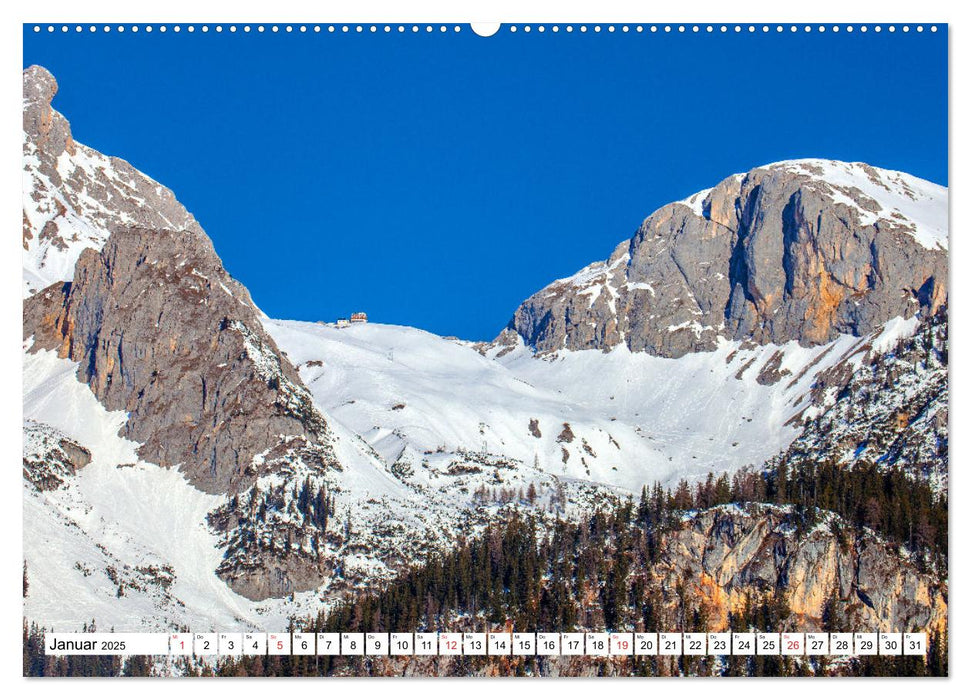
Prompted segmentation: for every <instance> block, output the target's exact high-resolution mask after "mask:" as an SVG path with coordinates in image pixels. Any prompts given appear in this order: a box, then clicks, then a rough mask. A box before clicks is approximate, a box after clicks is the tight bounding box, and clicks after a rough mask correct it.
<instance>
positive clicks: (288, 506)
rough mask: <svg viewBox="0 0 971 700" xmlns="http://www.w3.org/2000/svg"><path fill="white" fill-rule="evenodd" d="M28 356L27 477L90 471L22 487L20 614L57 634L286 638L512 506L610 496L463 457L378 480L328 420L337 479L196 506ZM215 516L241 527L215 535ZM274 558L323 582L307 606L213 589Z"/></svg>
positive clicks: (93, 407)
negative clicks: (308, 488) (84, 456)
mask: <svg viewBox="0 0 971 700" xmlns="http://www.w3.org/2000/svg"><path fill="white" fill-rule="evenodd" d="M31 345H32V340H31V339H28V341H26V342H25V346H24V356H23V362H24V417H25V420H26V421H28V423H29V427H25V445H24V454H25V469H26V468H27V466H26V465H27V464H28V461H30V462H31V463H32V464H33V463H38V462H41V464H43V462H42V461H41V460H40V457H42V456H43V454H44V453H45V452H47V451H49V450H50V446H51V444H56V442H57V440H58V439H67V440H70V441H71V442H72V443H73V444H76V445H78V446H80V447H81V448H83V449H84V450H86V451H87V452H88V454H89V456H90V461H89V462H86V463H85V464H84V465H83V466H82V467H81V468H79V469H77V470H76V473H69V472H61V473H59V474H58V479H57V482H56V483H54V484H52V485H51V486H50V487H49V488H44V489H41V488H38V487H37V486H36V485H35V482H38V483H39V482H40V480H39V479H30V478H25V480H24V485H23V496H24V523H25V527H24V558H25V562H26V566H27V575H28V579H29V583H30V586H29V591H30V592H29V594H28V596H27V597H26V598H25V601H24V605H25V614H26V615H27V616H28V617H29V618H30V619H33V620H37V621H40V622H43V623H44V624H47V625H54V626H55V627H56V628H58V629H79V628H80V627H81V625H83V624H84V623H86V622H90V621H91V620H92V619H95V620H97V622H98V624H99V625H101V626H108V625H110V626H114V627H115V628H116V629H117V630H119V631H121V630H145V629H173V628H177V627H180V626H188V627H190V628H192V629H210V628H211V629H241V628H246V629H248V628H253V629H284V628H285V627H286V624H287V619H288V618H289V617H291V616H293V615H308V614H312V613H315V612H316V611H317V610H318V609H319V608H320V607H321V605H324V604H326V603H327V601H329V600H331V599H333V598H335V597H337V596H339V595H341V594H342V593H344V592H346V591H347V590H348V589H353V588H357V587H360V586H374V585H376V584H377V583H379V582H381V581H387V580H390V579H391V578H393V577H394V575H395V573H396V571H397V570H398V568H399V567H401V566H406V565H409V564H411V563H413V562H415V561H420V560H421V559H423V558H424V557H425V556H427V555H428V554H429V553H431V552H433V551H437V550H439V549H440V548H442V547H447V546H449V544H450V543H452V542H454V541H455V540H456V539H457V538H458V537H459V536H460V535H468V534H470V533H473V532H475V531H476V530H477V529H479V528H480V527H482V526H483V525H484V524H486V523H487V522H489V521H491V520H493V519H494V518H495V517H497V516H498V514H499V513H500V512H501V511H503V510H505V509H507V508H509V507H511V505H510V504H519V505H520V507H523V508H526V509H532V510H535V511H536V512H537V513H539V514H540V515H541V517H543V515H542V514H543V513H545V512H546V511H550V512H551V513H560V514H568V513H571V512H575V511H576V510H577V509H582V508H587V507H589V506H590V505H591V504H593V503H596V502H597V501H598V500H599V499H601V498H603V497H605V496H610V494H611V493H612V492H611V491H610V490H608V489H604V488H600V487H597V486H594V485H592V484H589V483H587V482H581V481H571V480H567V479H560V478H557V477H556V476H552V477H551V476H549V475H547V474H544V473H543V472H542V471H540V470H537V469H535V468H534V467H533V466H532V464H518V463H516V462H515V461H513V460H511V459H508V458H506V457H503V456H501V455H497V454H486V453H481V452H477V451H474V450H470V451H468V452H451V453H449V454H447V455H444V454H443V455H430V456H423V455H422V456H419V455H416V459H415V461H414V462H413V463H412V462H409V461H408V459H407V458H401V459H398V460H397V461H396V462H395V463H394V464H390V463H387V462H385V461H383V460H382V459H381V458H380V457H379V456H378V455H377V454H376V453H375V452H374V451H373V450H372V449H371V448H370V447H369V446H368V445H367V443H365V442H364V441H363V440H362V439H361V438H360V437H359V436H358V435H356V434H355V433H353V432H351V431H348V430H347V429H346V428H344V427H343V426H342V425H341V424H340V423H339V422H338V421H335V420H333V419H330V420H329V424H330V426H331V429H332V435H331V438H332V441H333V443H332V444H333V449H334V452H335V454H336V456H337V459H338V461H339V465H340V467H339V469H337V470H335V471H332V472H328V473H326V474H325V475H323V476H321V475H317V474H315V473H312V472H305V471H302V470H301V468H300V466H299V465H297V466H296V467H295V468H290V469H284V470H282V471H280V470H278V471H273V472H272V473H269V474H267V475H266V476H263V477H261V478H259V479H258V480H257V482H256V483H255V484H254V486H253V487H252V488H250V489H248V490H247V491H245V492H243V493H242V494H236V495H234V496H232V497H231V496H229V495H213V494H208V493H205V492H203V491H201V490H199V489H198V488H196V487H194V486H193V485H192V484H191V483H190V482H189V481H188V480H187V478H186V476H185V475H184V474H183V473H182V471H181V470H180V469H179V468H178V467H175V468H163V467H160V466H158V465H155V464H151V463H148V462H146V461H144V460H142V459H140V458H139V457H138V455H137V449H138V445H137V444H136V443H134V442H132V441H130V440H127V439H125V438H123V437H120V436H119V434H118V433H119V431H120V430H121V429H122V427H123V426H124V424H125V422H126V420H127V416H126V414H125V413H124V412H122V411H108V410H106V409H105V408H104V407H103V406H102V405H101V404H100V403H99V402H98V400H97V398H96V397H95V395H94V393H92V391H91V389H90V388H89V387H88V386H87V385H85V384H83V383H81V382H80V381H78V379H77V376H76V375H77V363H75V362H72V361H70V360H68V359H64V358H59V357H57V355H56V353H55V352H53V351H50V350H35V351H33V352H29V350H31ZM473 354H474V353H473ZM476 357H478V355H476ZM479 359H480V360H482V358H481V357H480V358H479ZM483 362H484V360H483ZM28 458H29V460H28ZM72 471H73V470H72ZM305 483H307V484H313V485H315V486H323V487H325V488H326V493H327V495H328V498H329V504H330V505H329V523H326V524H325V525H324V527H323V528H320V527H315V526H312V525H311V524H310V523H309V521H308V517H307V512H306V511H305V510H304V511H302V510H301V506H300V498H301V495H300V491H301V490H302V488H303V486H304V484H305ZM530 487H532V488H530ZM530 491H531V492H532V494H534V495H528V492H530ZM254 504H255V505H254ZM260 508H262V509H263V511H264V513H263V514H262V515H260V516H257V515H256V514H255V511H256V510H258V509H260ZM227 514H228V517H231V518H233V519H243V520H246V519H247V518H249V520H248V521H247V522H244V523H242V524H241V523H239V522H235V521H234V522H233V523H232V525H233V526H232V527H220V526H219V521H220V520H221V519H223V518H225V517H227ZM253 540H255V541H256V542H258V543H259V544H258V546H256V547H254V546H253V543H252V541H253ZM312 541H313V545H312V544H311V542H312ZM285 548H286V550H287V551H288V552H291V553H292V554H293V555H294V556H293V557H291V558H290V559H288V560H284V561H288V562H289V564H290V566H292V567H293V570H292V571H289V572H287V575H288V576H290V577H292V578H293V579H295V580H296V579H298V574H299V571H298V570H297V568H298V566H299V565H300V564H301V561H302V560H301V557H300V556H298V555H300V554H302V555H305V556H304V557H303V560H306V559H307V558H311V559H312V561H314V562H320V565H321V566H322V567H323V568H324V569H325V570H326V571H327V575H326V576H325V577H324V580H323V581H321V582H320V583H319V585H318V586H316V587H315V589H314V590H310V591H299V590H290V591H289V592H288V594H287V595H281V594H279V593H275V594H271V595H270V596H269V599H268V600H264V601H262V602H254V601H253V600H249V599H247V598H245V597H243V596H242V595H239V594H238V593H236V592H234V591H233V590H232V588H231V587H230V585H228V584H227V581H226V580H224V578H229V579H230V580H232V576H229V577H225V576H223V577H221V576H220V575H217V572H218V573H220V574H222V573H224V572H225V567H226V566H229V567H230V569H231V570H232V572H234V573H238V572H239V571H243V572H244V573H245V572H246V571H247V567H250V566H253V567H257V568H258V569H261V570H262V569H263V568H266V569H267V571H268V573H269V572H272V571H273V568H272V567H273V566H279V565H280V561H279V559H278V558H276V556H274V555H273V553H274V552H275V553H276V555H280V553H281V552H283V551H284V549H285ZM267 557H269V558H267ZM265 578H270V577H269V576H265ZM258 580H262V578H259V577H258ZM247 590H249V589H247ZM261 597H265V596H261Z"/></svg>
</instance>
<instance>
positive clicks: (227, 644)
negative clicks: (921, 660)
mask: <svg viewBox="0 0 971 700" xmlns="http://www.w3.org/2000/svg"><path fill="white" fill-rule="evenodd" d="M44 652H45V653H46V654H48V655H57V656H68V655H75V656H133V655H147V656H159V655H167V656H198V657H207V656H254V655H270V656H273V655H278V656H291V655H302V656H612V657H623V656H682V655H684V656H780V655H781V656H877V655H879V656H901V655H903V656H925V655H926V653H927V635H926V633H923V632H840V633H836V632H709V633H705V632H414V633H413V632H390V633H389V632H326V633H325V632H320V633H313V632H293V633H289V632H285V633H272V632H270V633H267V632H221V633H218V632H210V633H192V632H183V633H165V632H132V633H124V632H105V633H101V632H98V633H80V632H78V633H62V632H48V633H47V634H45V635H44Z"/></svg>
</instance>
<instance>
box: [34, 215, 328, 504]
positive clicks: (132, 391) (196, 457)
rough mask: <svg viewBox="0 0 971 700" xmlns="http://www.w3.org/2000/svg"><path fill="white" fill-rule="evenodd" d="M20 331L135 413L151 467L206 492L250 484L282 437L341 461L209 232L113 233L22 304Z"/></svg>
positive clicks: (134, 430)
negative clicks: (69, 277)
mask: <svg viewBox="0 0 971 700" xmlns="http://www.w3.org/2000/svg"><path fill="white" fill-rule="evenodd" d="M23 333H24V337H25V338H28V337H31V336H33V338H34V348H35V349H36V348H46V349H50V350H56V351H57V352H58V354H59V355H60V356H61V357H67V358H69V359H71V360H73V361H75V362H78V363H79V367H78V379H79V380H81V381H82V382H85V383H87V384H88V385H89V386H90V387H91V389H92V391H93V392H94V393H95V395H96V396H97V397H98V399H99V401H101V403H102V404H103V405H104V406H105V407H106V408H108V409H109V410H123V411H127V412H128V414H129V419H128V421H127V423H126V424H125V427H124V429H123V433H124V436H125V437H127V438H129V439H131V440H133V441H135V442H138V443H141V447H140V448H139V455H140V456H141V457H142V458H143V459H145V460H147V461H150V462H153V463H157V464H160V465H162V466H172V465H182V470H183V471H184V472H185V473H186V474H187V476H188V477H189V479H190V480H191V481H192V483H193V484H195V485H196V486H198V487H199V488H202V489H204V490H206V491H209V492H212V493H225V492H229V491H237V490H239V489H242V488H247V487H248V486H250V485H251V484H252V483H253V482H254V481H255V479H256V478H257V476H258V475H259V474H260V473H261V471H262V470H261V465H263V466H265V465H266V464H268V462H265V461H262V462H260V464H255V463H254V457H256V456H257V455H259V454H261V453H266V452H268V451H269V450H271V449H272V448H274V447H276V446H277V445H278V444H280V443H281V442H284V441H285V438H291V440H289V441H288V443H287V444H288V445H289V451H290V452H292V453H294V454H295V455H296V456H297V457H299V458H301V459H303V460H304V461H305V462H306V463H307V464H309V465H312V466H315V467H320V468H323V467H324V466H325V465H327V464H328V463H333V462H334V461H335V460H334V458H333V455H332V454H331V450H330V447H329V443H328V442H327V426H326V424H325V422H324V419H323V417H322V416H321V415H320V414H319V413H318V412H317V410H316V409H315V408H314V406H313V403H312V400H311V398H310V394H309V393H308V392H307V390H306V389H305V388H304V387H303V385H302V383H301V382H300V379H299V377H298V376H297V373H296V371H295V370H294V369H293V367H292V366H291V365H290V363H289V361H288V360H287V359H286V358H285V357H283V356H282V355H281V353H280V352H279V350H278V349H277V347H276V345H275V344H274V342H273V340H272V339H271V338H270V337H269V336H268V335H267V334H266V333H265V332H264V331H263V328H262V325H261V323H260V320H259V318H258V316H257V311H256V309H255V307H254V306H253V304H252V302H251V301H250V299H249V295H248V294H247V292H246V290H245V289H244V288H243V287H242V286H241V285H240V284H239V283H237V282H236V281H235V280H233V279H232V278H231V277H230V276H229V275H228V274H227V273H226V271H225V270H224V269H223V267H222V264H221V262H220V260H219V258H218V257H217V256H216V253H215V251H214V250H213V248H212V244H211V242H210V241H209V239H208V238H206V237H205V236H204V235H203V234H201V233H195V232H193V231H181V232H174V231H165V230H159V231H154V230H146V229H119V230H116V231H115V233H113V234H112V235H111V236H110V237H109V239H108V241H107V243H106V244H105V247H104V249H103V250H101V251H100V252H99V251H95V250H92V249H87V250H85V251H84V252H83V253H82V254H81V257H80V259H79V260H78V263H77V268H76V270H75V273H74V280H73V281H72V282H67V283H62V284H55V285H52V286H51V287H49V288H47V289H45V290H43V291H42V292H40V293H39V294H36V295H34V296H33V297H31V298H29V299H27V300H25V301H24V331H23Z"/></svg>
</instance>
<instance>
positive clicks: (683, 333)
mask: <svg viewBox="0 0 971 700" xmlns="http://www.w3.org/2000/svg"><path fill="white" fill-rule="evenodd" d="M946 290H947V190H946V188H943V187H940V186H938V185H934V184H933V183H930V182H927V181H925V180H921V179H920V178H916V177H913V176H911V175H907V174H905V173H899V172H895V171H889V170H883V169H880V168H874V167H872V166H869V165H866V164H863V163H841V162H838V161H827V160H818V159H812V160H799V161H784V162H781V163H774V164H771V165H767V166H763V167H760V168H755V169H753V170H751V171H749V172H748V173H745V174H743V175H733V176H731V177H728V178H726V179H725V180H723V181H722V182H720V183H719V184H718V185H716V186H715V187H713V188H711V189H709V190H704V191H702V192H699V193H697V194H695V195H693V196H691V197H689V198H687V199H685V200H681V201H679V202H673V203H671V204H668V205H665V206H663V207H661V208H660V209H658V210H657V211H655V212H654V213H653V214H651V215H650V216H649V217H647V219H645V221H644V223H643V224H641V226H640V227H639V228H638V230H637V232H636V233H635V234H634V236H633V237H632V238H631V239H630V240H628V241H625V242H622V243H621V244H620V245H619V246H617V248H616V249H615V250H614V252H613V254H612V255H611V256H610V257H609V258H608V259H607V260H606V261H604V262H600V263H594V264H592V265H589V266H587V267H586V268H584V269H583V270H581V271H580V272H578V273H576V274H575V275H573V276H572V277H568V278H565V279H561V280H557V281H555V282H553V283H552V284H550V285H548V286H547V287H545V288H544V289H542V290H540V291H539V292H537V293H536V294H534V295H533V296H532V297H530V298H529V299H527V300H526V301H525V302H523V304H522V305H521V306H520V307H519V308H518V309H517V310H516V312H515V314H514V315H513V319H512V320H511V321H510V323H509V326H508V328H509V329H511V330H513V331H515V332H516V333H517V334H518V335H520V336H521V337H522V338H523V339H524V341H525V342H526V344H527V345H530V346H532V347H534V348H535V349H536V350H537V351H540V352H555V351H556V350H560V349H569V350H583V349H603V350H609V349H611V348H613V347H616V346H618V345H626V346H627V347H628V348H629V349H631V350H632V351H635V352H637V351H643V352H647V353H649V354H652V355H658V356H662V357H680V356H682V355H685V354H687V353H690V352H698V351H707V350H712V349H714V347H715V346H716V345H717V343H718V342H719V340H720V339H726V340H736V341H746V340H748V341H753V342H755V343H757V344H760V345H764V344H769V343H774V344H780V345H781V344H784V343H787V342H789V341H793V340H795V341H798V342H799V343H800V344H803V345H818V344H824V343H827V342H829V341H831V340H833V339H835V338H836V337H837V336H839V335H840V334H847V333H848V334H852V335H857V336H861V335H865V334H866V333H870V332H872V331H874V330H876V329H877V328H878V327H879V326H880V325H882V324H883V323H885V322H887V321H888V320H890V319H891V318H894V317H897V316H901V317H903V318H910V317H912V316H913V315H914V314H915V313H917V311H918V310H920V309H922V308H923V309H926V310H927V311H928V312H929V313H933V312H934V311H936V310H937V309H938V308H939V307H940V306H941V305H942V304H943V303H945V301H946V297H947V291H946Z"/></svg>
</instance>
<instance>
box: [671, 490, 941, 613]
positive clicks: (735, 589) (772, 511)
mask: <svg viewBox="0 0 971 700" xmlns="http://www.w3.org/2000/svg"><path fill="white" fill-rule="evenodd" d="M660 547H661V550H662V552H663V555H662V557H661V560H660V562H659V563H658V564H657V565H656V566H655V568H654V571H653V576H654V577H656V579H655V584H654V585H656V586H659V587H660V590H661V591H662V592H663V591H673V590H676V589H678V588H681V589H683V590H685V591H686V593H685V595H687V596H690V597H691V598H692V600H693V601H695V602H700V603H704V604H705V606H706V607H707V608H708V610H709V612H710V613H711V614H712V616H713V618H712V619H711V620H710V621H709V624H710V625H711V627H710V628H711V629H712V630H721V629H727V628H728V615H729V613H731V612H733V611H737V610H739V609H741V607H742V606H744V605H745V604H746V603H747V601H748V600H750V599H752V598H753V596H754V595H757V594H759V593H766V592H768V593H772V594H775V595H781V596H782V597H784V600H785V603H786V605H787V607H788V609H789V611H790V615H791V620H792V624H793V625H794V627H793V628H794V629H800V630H806V631H812V630H813V629H818V630H822V629H824V624H830V625H832V624H834V621H833V620H829V621H827V620H824V617H825V615H824V613H825V612H826V611H827V606H830V609H829V614H831V615H833V617H834V618H835V619H836V620H837V621H838V623H837V624H838V626H839V627H841V628H843V629H846V630H864V629H866V630H902V631H909V630H912V629H918V630H934V629H943V628H944V627H945V625H946V621H947V586H946V583H944V582H943V581H940V580H938V578H937V577H936V576H934V575H933V574H930V573H925V572H922V571H921V570H920V569H919V567H918V565H917V563H916V562H915V561H912V560H911V558H910V557H909V555H907V554H905V553H903V552H902V551H901V548H900V547H899V546H896V545H892V544H890V543H888V542H885V541H883V540H882V539H880V538H879V537H878V536H877V535H875V534H874V533H872V532H870V531H869V530H858V529H854V528H852V527H850V526H849V525H848V524H846V523H844V522H843V521H842V520H841V519H840V518H839V517H838V516H836V515H835V514H833V513H828V512H824V511H817V512H816V513H815V514H813V515H812V518H811V520H810V522H808V523H807V521H806V519H805V516H803V515H800V514H798V513H797V512H796V511H794V510H793V509H792V508H782V507H777V506H768V505H750V506H747V507H745V508H740V507H738V506H735V505H731V506H720V507H716V508H711V509H709V510H705V511H701V512H699V513H697V514H694V515H691V516H690V517H688V518H686V519H685V520H684V521H683V522H682V523H681V524H680V526H679V527H677V528H675V529H674V530H673V531H672V532H671V533H669V534H667V535H665V536H664V538H663V540H662V543H661V545H660ZM665 598H666V599H669V600H668V602H669V604H670V605H672V606H674V605H676V604H677V603H678V602H679V601H675V600H670V595H667V596H665Z"/></svg>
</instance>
